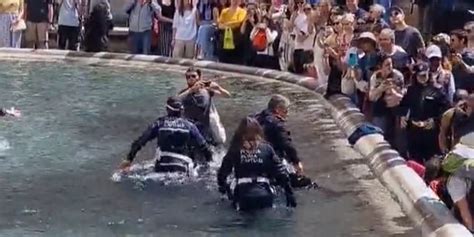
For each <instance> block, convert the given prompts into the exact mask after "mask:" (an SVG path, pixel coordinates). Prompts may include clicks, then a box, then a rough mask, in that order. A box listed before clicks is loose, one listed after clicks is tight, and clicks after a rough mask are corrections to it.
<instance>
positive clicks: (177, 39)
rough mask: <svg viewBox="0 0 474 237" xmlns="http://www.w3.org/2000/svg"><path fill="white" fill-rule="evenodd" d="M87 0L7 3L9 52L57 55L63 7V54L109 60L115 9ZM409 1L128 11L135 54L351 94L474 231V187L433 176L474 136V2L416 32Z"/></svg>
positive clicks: (423, 5)
mask: <svg viewBox="0 0 474 237" xmlns="http://www.w3.org/2000/svg"><path fill="white" fill-rule="evenodd" d="M84 2H85V1H82V0H59V1H58V2H53V1H52V0H25V1H23V0H2V2H1V3H0V47H20V44H21V35H22V32H23V31H25V42H26V44H25V46H26V47H29V48H48V31H49V30H50V27H51V24H52V23H53V20H54V18H55V17H54V15H55V14H54V12H55V10H54V9H56V12H57V14H56V15H57V16H58V17H57V25H58V27H57V35H58V39H57V42H58V48H60V49H69V50H77V49H79V48H80V45H81V48H82V49H84V50H85V51H91V52H98V51H106V50H107V45H108V36H109V31H110V30H111V29H112V28H113V24H112V21H111V19H112V16H111V14H110V6H109V5H108V4H107V1H102V2H101V3H99V4H97V5H95V6H94V7H92V8H91V9H92V10H91V11H87V10H85V9H86V8H85V3H84ZM397 2H401V0H400V1H396V0H378V1H377V0H375V1H362V0H343V1H331V0H311V1H306V2H305V1H304V0H289V1H282V0H271V1H269V0H246V1H245V2H244V1H242V0H128V2H127V3H126V4H125V5H124V6H123V11H124V12H125V13H126V14H127V16H128V27H129V39H130V40H129V46H130V52H131V53H134V54H156V55H163V56H169V57H176V58H195V59H200V60H201V59H203V60H214V61H219V62H223V63H231V64H240V65H247V66H254V67H260V68H269V69H276V70H285V71H286V70H288V71H291V72H294V73H297V74H301V75H306V76H309V77H313V78H314V80H315V81H316V82H317V83H318V84H327V91H326V96H327V97H330V96H331V95H334V94H344V95H347V96H348V97H350V98H351V99H352V100H353V102H354V103H355V104H356V105H357V106H358V107H359V109H360V110H361V111H362V112H363V113H364V114H365V115H366V118H367V119H368V120H369V121H370V122H372V123H373V124H374V125H376V126H377V127H379V128H380V129H381V130H382V131H383V133H384V136H385V138H386V140H387V141H388V142H389V143H390V144H391V145H392V147H394V148H395V149H397V150H398V151H399V153H400V154H401V155H402V156H403V157H405V158H406V159H407V160H409V161H413V162H416V164H419V165H421V166H425V165H426V173H425V174H424V175H423V176H425V178H426V179H427V182H431V181H433V180H434V181H436V182H437V183H440V184H441V186H442V187H445V186H447V192H448V193H449V194H450V195H447V197H448V198H444V200H445V201H446V202H447V203H448V204H449V203H451V202H453V203H454V206H455V207H457V208H458V210H459V211H460V220H461V221H462V222H463V223H464V224H465V225H466V226H467V227H468V228H469V229H470V230H474V226H473V224H472V215H471V214H470V213H471V212H469V213H468V214H469V215H468V214H466V213H467V212H466V210H465V209H466V206H463V205H464V203H463V200H464V201H465V200H467V199H468V197H474V195H471V193H472V192H470V191H469V190H470V188H471V187H473V188H474V185H471V181H470V180H464V181H466V182H464V183H467V184H466V185H465V186H462V185H463V184H462V182H461V183H460V182H455V181H453V182H451V183H450V182H449V179H446V177H444V179H443V177H442V175H441V174H440V173H439V172H434V173H435V174H436V175H433V171H432V169H433V167H438V166H439V165H440V162H436V161H437V160H439V158H437V157H439V156H440V155H444V154H446V153H448V152H450V150H451V149H452V148H453V147H454V146H455V145H456V144H457V143H458V142H459V140H460V138H461V137H462V136H464V135H466V134H469V133H471V132H474V118H472V117H473V116H474V114H472V111H473V110H474V94H472V93H474V21H473V20H474V17H473V16H474V14H473V13H474V12H473V11H472V10H469V9H474V6H472V5H474V4H473V3H472V1H464V0H459V1H456V2H453V1H451V0H442V1H437V0H417V1H415V4H416V6H417V8H418V16H419V17H418V19H419V20H418V21H419V22H418V24H417V26H412V25H410V24H409V23H407V21H406V16H407V12H405V10H404V9H402V8H401V7H398V6H396V4H397ZM53 6H56V7H55V8H54V9H53ZM412 7H413V6H412ZM405 9H406V8H405ZM409 14H411V13H409ZM85 16H87V17H85ZM447 19H449V20H447ZM82 28H84V31H81V29H82ZM420 30H421V32H420ZM473 148H474V147H473ZM473 157H474V156H473ZM438 171H439V169H438ZM440 177H441V179H440ZM440 180H442V182H440ZM443 185H444V186H443ZM460 186H462V187H460ZM437 190H438V191H439V190H445V191H446V189H442V188H440V189H437ZM440 192H441V191H440ZM463 193H464V195H462V194H463ZM439 194H440V196H443V195H442V193H439ZM463 198H464V199H463ZM448 199H449V200H448ZM467 204H468V205H467V207H471V208H472V209H473V210H474V203H469V202H468V203H467ZM469 204H471V205H469ZM472 213H473V214H474V212H472Z"/></svg>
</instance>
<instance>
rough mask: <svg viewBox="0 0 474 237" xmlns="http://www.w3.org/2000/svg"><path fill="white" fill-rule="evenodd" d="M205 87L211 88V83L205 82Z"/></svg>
mask: <svg viewBox="0 0 474 237" xmlns="http://www.w3.org/2000/svg"><path fill="white" fill-rule="evenodd" d="M203 84H204V86H205V87H210V86H211V81H204V82H203Z"/></svg>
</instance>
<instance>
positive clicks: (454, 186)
mask: <svg viewBox="0 0 474 237" xmlns="http://www.w3.org/2000/svg"><path fill="white" fill-rule="evenodd" d="M471 185H472V184H471V181H470V180H468V179H463V178H459V177H457V176H452V177H451V178H449V180H448V184H447V188H448V193H449V196H451V199H453V202H454V203H456V202H459V201H460V200H461V199H463V198H465V197H466V196H467V194H468V192H469V191H470V190H471Z"/></svg>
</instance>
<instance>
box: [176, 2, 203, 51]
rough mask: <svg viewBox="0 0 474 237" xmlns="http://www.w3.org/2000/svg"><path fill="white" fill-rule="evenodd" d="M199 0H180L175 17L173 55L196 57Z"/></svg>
mask: <svg viewBox="0 0 474 237" xmlns="http://www.w3.org/2000/svg"><path fill="white" fill-rule="evenodd" d="M196 5H197V1H196V0H193V1H192V2H191V0H178V8H177V9H176V12H175V14H174V17H173V41H172V45H173V57H174V58H194V56H195V55H194V52H195V47H196V35H197V26H198V19H199V17H198V11H197V8H196Z"/></svg>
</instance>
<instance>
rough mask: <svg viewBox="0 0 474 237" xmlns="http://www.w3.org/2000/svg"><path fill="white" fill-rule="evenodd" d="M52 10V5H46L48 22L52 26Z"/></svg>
mask: <svg viewBox="0 0 474 237" xmlns="http://www.w3.org/2000/svg"><path fill="white" fill-rule="evenodd" d="M53 16H54V9H53V4H52V3H50V4H48V21H49V23H50V24H53Z"/></svg>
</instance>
